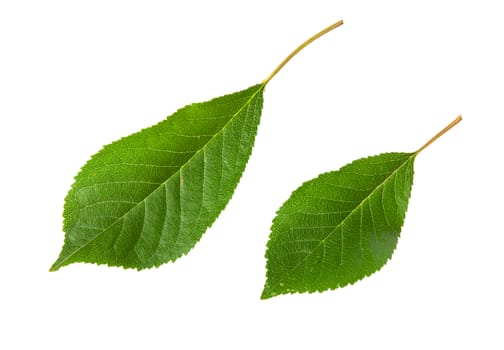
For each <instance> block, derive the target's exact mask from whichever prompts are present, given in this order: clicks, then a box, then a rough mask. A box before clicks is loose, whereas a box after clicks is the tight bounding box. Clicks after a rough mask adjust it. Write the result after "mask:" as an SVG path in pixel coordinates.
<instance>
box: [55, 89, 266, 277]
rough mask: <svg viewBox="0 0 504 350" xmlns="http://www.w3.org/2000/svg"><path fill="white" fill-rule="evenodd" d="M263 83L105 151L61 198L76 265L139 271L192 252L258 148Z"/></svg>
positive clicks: (68, 248)
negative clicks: (256, 144) (252, 152)
mask: <svg viewBox="0 0 504 350" xmlns="http://www.w3.org/2000/svg"><path fill="white" fill-rule="evenodd" d="M263 89H264V84H258V85H254V86H252V87H250V88H248V89H246V90H243V91H240V92H237V93H234V94H230V95H226V96H223V97H219V98H216V99H213V100H211V101H209V102H204V103H195V104H192V105H189V106H186V107H184V108H182V109H180V110H178V111H177V112H175V113H174V114H173V115H172V116H170V117H169V118H167V119H165V120H164V121H162V122H160V123H159V124H157V125H154V126H152V127H150V128H147V129H144V130H142V131H140V132H138V133H135V134H132V135H130V136H128V137H125V138H123V139H120V140H119V141H116V142H114V143H112V144H110V145H107V146H105V147H104V148H103V149H102V150H101V151H100V152H98V153H97V154H95V155H94V156H93V157H92V158H91V159H90V160H89V161H88V162H87V163H86V165H84V167H83V168H82V169H81V171H80V173H79V174H78V175H77V176H76V178H75V183H74V184H73V186H72V188H71V190H70V192H69V193H68V195H67V197H66V201H65V209H64V214H63V216H64V231H65V232H66V237H65V244H64V246H63V250H62V252H61V254H60V256H59V258H58V260H57V261H56V262H55V263H54V265H53V266H52V268H51V270H53V271H54V270H57V269H59V268H60V267H62V266H64V265H68V264H70V263H74V262H89V263H97V264H108V265H113V266H124V267H130V268H137V269H143V268H148V267H152V266H158V265H160V264H163V263H165V262H168V261H173V260H175V259H177V258H179V257H180V256H182V255H183V254H186V253H187V252H188V251H189V250H190V249H191V248H192V247H193V246H194V245H195V244H196V242H198V240H199V239H200V238H201V235H202V234H203V233H204V231H205V230H206V229H207V228H208V227H209V226H210V225H211V224H212V223H213V222H214V221H215V219H216V218H217V216H218V215H219V213H220V212H221V211H222V210H223V209H224V207H225V206H226V204H227V202H228V201H229V199H230V198H231V195H232V194H233V191H234V189H235V187H236V186H237V184H238V181H239V179H240V177H241V174H242V172H243V170H244V168H245V165H246V163H247V160H248V158H249V156H250V153H251V151H252V146H253V144H254V138H255V135H256V132H257V126H258V124H259V119H260V115H261V109H262V105H263Z"/></svg>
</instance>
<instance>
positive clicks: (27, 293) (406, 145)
mask: <svg viewBox="0 0 504 350" xmlns="http://www.w3.org/2000/svg"><path fill="white" fill-rule="evenodd" d="M499 3H500V2H499V1H481V0H480V1H460V0H459V1H440V0H437V1H425V0H424V1H417V2H412V1H387V0H383V1H334V0H333V1H314V0H310V1H288V2H287V1H285V2H282V3H281V4H280V1H276V2H275V1H271V0H268V1H261V0H255V1H247V2H245V1H216V0H213V1H191V0H186V1H177V2H175V1H172V2H168V1H137V2H133V1H103V0H100V1H89V0H88V1H80V2H77V1H50V0H48V1H31V2H29V1H4V0H2V1H1V2H0V143H1V145H0V146H1V147H0V152H1V165H0V167H1V169H2V170H1V171H0V180H1V181H0V189H1V192H0V195H1V202H0V203H1V204H0V205H1V206H2V208H1V211H0V212H1V229H0V232H1V235H0V249H1V252H0V269H1V270H0V321H1V325H0V348H2V349H29V348H32V349H41V348H47V349H133V348H145V349H197V348H198V349H203V348H204V349H207V348H212V349H273V348H275V349H319V348H320V349H330V348H335V349H336V348H337V349H364V348H371V347H372V348H375V349H447V348H449V349H457V348H468V349H470V348H471V349H475V348H478V349H503V348H504V339H503V337H504V335H503V333H502V330H503V326H504V316H503V315H504V301H503V295H504V287H503V273H502V269H503V267H504V253H503V247H504V229H503V225H502V217H503V213H502V210H503V204H502V200H501V199H502V196H503V195H504V191H503V185H502V174H503V172H502V170H501V169H502V168H501V164H500V163H502V151H503V143H504V142H503V141H502V133H503V127H502V123H501V120H502V119H503V117H504V45H503V42H504V41H503V40H504V39H503V38H504V21H503V20H502V10H501V5H499ZM339 19H344V20H345V24H344V25H343V26H342V27H340V28H338V29H336V30H335V31H334V32H331V33H330V34H328V35H326V36H325V37H323V38H322V39H320V40H318V41H317V42H316V43H314V44H312V45H311V46H309V47H308V48H306V49H305V50H304V51H303V52H302V53H301V54H299V55H298V56H297V57H296V58H295V59H293V60H292V61H291V62H290V63H289V64H288V66H286V67H285V68H284V70H282V71H281V73H279V74H278V75H277V76H276V77H275V78H274V80H272V81H271V82H270V84H269V85H268V87H267V89H266V92H265V104H264V110H263V116H262V121H261V125H260V128H259V133H258V136H257V138H256V146H255V148H254V151H253V154H252V157H251V159H250V162H249V164H248V166H247V169H246V171H245V174H244V176H243V178H242V180H241V182H240V185H239V186H238V189H237V190H236V192H235V195H234V197H233V199H232V200H231V202H230V203H229V205H228V207H227V208H226V210H225V211H224V212H223V213H222V215H221V216H220V217H219V218H218V220H217V221H216V222H215V224H214V225H213V226H212V228H211V229H210V230H208V231H207V233H206V234H205V235H204V236H203V239H202V240H201V242H200V243H199V244H198V245H197V246H196V247H195V248H194V249H193V250H192V251H191V252H190V254H189V255H188V256H186V257H184V258H182V259H180V260H178V261H177V262H176V263H170V264H166V265H164V266H162V267H160V268H158V269H152V270H147V271H142V272H137V271H134V270H123V269H121V268H108V267H105V266H96V265H88V264H74V265H70V266H68V267H64V268H62V269H61V270H60V271H58V272H55V273H50V272H48V269H49V267H50V265H51V264H52V263H53V261H54V260H55V259H56V257H57V256H58V254H59V251H60V249H61V246H62V243H63V237H64V234H63V232H62V217H61V213H62V207H63V199H64V197H65V195H66V192H67V191H68V189H69V188H70V185H71V183H72V181H73V176H74V175H75V174H76V173H77V171H78V170H79V168H80V166H82V165H83V164H84V163H85V161H86V160H87V159H88V157H89V156H90V155H91V154H93V153H95V152H96V151H98V150H99V149H100V148H101V146H102V145H104V144H106V143H109V142H111V141H113V140H115V139H117V138H119V137H122V136H125V135H128V134H130V133H132V132H135V131H137V130H139V129H141V128H143V127H146V126H149V125H151V124H154V123H156V122H158V121H159V120H162V119H163V118H165V116H167V115H170V114H171V113H173V112H174V111H175V110H176V109H178V108H179V107H182V106H184V105H185V104H187V103H191V102H198V101H205V100H208V99H210V98H212V97H216V96H219V95H223V94H226V93H231V92H235V91H237V90H241V89H244V88H246V87H248V86H250V85H252V84H255V83H258V82H260V81H262V80H263V79H264V78H265V77H266V76H267V75H268V74H269V73H270V72H271V71H272V70H273V69H274V68H275V67H276V66H277V65H278V63H280V61H281V60H282V59H283V58H284V57H285V56H286V55H288V54H289V53H290V52H291V51H292V50H293V49H294V48H295V47H297V45H299V44H300V43H301V42H302V41H304V40H305V39H307V38H308V37H310V36H311V35H312V34H314V33H316V32H318V31H319V30H321V29H323V28H324V27H326V26H328V25H329V24H331V23H333V22H336V21H337V20H339ZM459 114H462V115H463V117H464V120H463V121H462V122H461V123H460V124H459V125H458V126H456V127H455V128H454V129H453V130H451V131H450V132H449V133H448V134H446V135H445V136H444V137H443V138H442V139H439V140H438V141H437V142H436V143H435V144H433V145H432V146H431V147H429V148H428V149H427V150H425V151H424V152H422V153H421V155H420V156H419V157H418V159H417V161H416V164H415V171H416V173H415V181H414V187H413V191H412V197H411V200H410V206H409V210H408V214H407V216H406V222H405V225H404V227H403V231H402V236H401V239H400V241H399V245H398V248H397V250H396V252H395V254H394V256H393V259H392V260H391V261H390V262H389V263H388V264H387V265H386V266H385V267H384V268H383V269H382V270H381V271H380V272H378V273H376V274H374V275H373V276H371V277H369V278H366V279H365V280H363V281H360V282H358V283H356V284H355V285H352V286H348V287H345V288H342V289H339V290H335V291H331V292H325V293H322V294H295V295H286V296H279V297H276V298H273V299H270V300H266V301H261V300H260V299H259V296H260V294H261V291H262V287H263V283H264V277H265V268H264V266H265V259H264V250H265V244H266V242H267V239H268V235H269V227H270V223H271V220H272V218H273V216H274V213H275V211H276V209H277V208H278V207H279V206H280V205H281V204H282V203H283V202H284V201H285V200H286V199H287V198H288V196H289V194H290V192H291V191H292V190H294V189H295V188H296V187H298V186H299V185H300V184H301V183H302V182H303V181H306V180H308V179H310V178H313V177H315V176H317V175H318V174H319V173H321V172H324V171H328V170H335V169H338V168H339V167H341V166H342V165H344V164H346V163H347V162H349V161H351V160H353V159H356V158H360V157H363V156H368V155H373V154H378V153H381V152H389V151H398V152H399V151H404V152H407V151H414V150H415V149H417V148H418V147H419V146H421V145H422V144H423V143H424V142H425V141H427V140H428V139H429V138H430V137H431V136H433V135H434V134H435V133H436V132H437V131H439V130H440V129H442V128H443V127H444V126H445V125H447V124H448V123H449V122H451V121H452V120H453V119H454V118H455V117H456V116H457V115H459Z"/></svg>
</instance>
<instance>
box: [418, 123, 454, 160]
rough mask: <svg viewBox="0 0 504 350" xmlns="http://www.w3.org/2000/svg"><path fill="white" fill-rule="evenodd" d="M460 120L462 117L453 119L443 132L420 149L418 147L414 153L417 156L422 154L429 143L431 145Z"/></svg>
mask: <svg viewBox="0 0 504 350" xmlns="http://www.w3.org/2000/svg"><path fill="white" fill-rule="evenodd" d="M461 120H462V116H461V115H459V116H458V117H457V118H455V119H454V120H453V121H452V122H451V123H450V124H448V125H447V126H446V127H445V128H444V129H443V130H441V131H440V132H438V133H437V134H436V135H435V136H434V137H433V138H431V139H430V140H429V141H427V142H426V143H425V145H423V146H422V147H420V148H419V149H418V150H417V151H416V152H415V153H416V154H418V153H420V152H422V151H423V150H424V149H426V148H427V147H429V145H430V144H431V143H433V142H434V141H436V140H437V139H438V138H440V137H441V136H443V135H444V134H445V133H446V132H447V131H448V130H450V129H451V128H453V127H454V126H455V125H457V124H458V123H459V122H460V121H461Z"/></svg>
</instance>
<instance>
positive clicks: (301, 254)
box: [261, 117, 461, 299]
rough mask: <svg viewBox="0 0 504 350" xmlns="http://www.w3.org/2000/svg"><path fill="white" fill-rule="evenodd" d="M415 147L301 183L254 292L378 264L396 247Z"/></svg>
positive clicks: (316, 282)
mask: <svg viewBox="0 0 504 350" xmlns="http://www.w3.org/2000/svg"><path fill="white" fill-rule="evenodd" d="M460 120H461V117H459V118H457V119H456V120H455V121H454V122H452V124H450V125H449V126H448V127H446V128H445V129H443V131H441V132H440V133H438V134H437V135H436V136H435V137H434V138H432V139H431V140H430V141H429V142H427V143H426V144H425V145H424V146H422V147H421V148H420V149H419V150H418V151H416V152H414V153H384V154H381V155H377V156H373V157H368V158H362V159H358V160H356V161H354V162H352V163H350V164H348V165H346V166H344V167H342V168H341V169H339V170H338V171H332V172H328V173H325V174H322V175H320V176H319V177H317V178H315V179H313V180H310V181H308V182H306V183H304V184H303V185H302V186H301V187H299V188H298V189H297V190H295V191H294V192H293V193H292V195H291V197H290V198H289V199H288V200H287V201H286V202H285V203H284V204H283V205H282V207H281V208H280V209H279V210H278V212H277V216H276V217H275V219H274V220H273V225H272V227H271V234H270V239H269V241H268V244H267V251H266V259H267V264H266V269H267V273H266V277H267V278H266V284H265V287H264V290H263V293H262V296H261V298H262V299H267V298H271V297H274V296H276V295H279V294H286V293H294V292H300V293H302V292H310V293H311V292H315V291H319V292H321V291H325V290H329V289H335V288H338V287H343V286H345V285H348V284H351V283H354V282H356V281H358V280H360V279H362V278H364V277H366V276H369V275H371V274H372V273H374V272H376V271H378V270H379V269H380V268H382V267H383V266H384V265H385V263H386V262H387V261H388V259H390V258H391V257H392V254H393V252H394V250H395V248H396V245H397V241H398V238H399V234H400V232H401V227H402V225H403V223H404V217H405V215H406V210H407V208H408V201H409V198H410V193H411V186H412V183H413V164H414V161H415V157H416V156H417V155H418V153H419V152H420V151H422V150H423V149H425V147H427V146H428V145H429V144H431V143H432V142H433V141H434V140H435V139H437V138H438V137H439V136H441V135H442V134H443V133H445V132H446V131H447V130H449V129H450V128H451V127H453V126H454V125H455V124H457V123H458V122H459V121H460Z"/></svg>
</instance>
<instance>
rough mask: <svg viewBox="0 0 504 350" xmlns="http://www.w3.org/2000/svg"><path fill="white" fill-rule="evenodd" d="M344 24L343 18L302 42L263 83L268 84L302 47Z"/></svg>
mask: <svg viewBox="0 0 504 350" xmlns="http://www.w3.org/2000/svg"><path fill="white" fill-rule="evenodd" d="M342 24H343V20H340V21H338V22H336V23H334V24H331V25H330V26H329V27H327V28H326V29H324V30H322V31H320V32H318V33H317V34H315V35H314V36H312V37H311V38H310V39H308V40H306V41H305V42H304V43H302V44H301V45H299V47H298V48H297V49H295V50H294V51H292V53H291V54H290V55H289V56H287V57H286V58H285V59H284V60H283V61H282V63H280V64H279V65H278V67H276V68H275V70H274V71H273V72H272V73H271V74H270V75H269V76H268V77H267V78H266V79H264V80H263V84H264V85H266V84H267V83H268V82H269V81H270V80H271V79H272V78H273V77H274V76H275V75H276V74H277V73H278V72H279V71H280V70H281V69H282V68H283V66H285V65H286V64H287V62H289V61H290V60H291V59H292V58H293V57H294V56H296V55H297V54H298V53H299V51H301V50H302V49H304V48H305V47H306V46H308V45H310V44H311V43H312V42H314V41H315V40H317V39H318V38H320V37H321V36H323V35H324V34H327V33H329V32H330V31H331V30H333V29H336V28H338V27H339V26H341V25H342Z"/></svg>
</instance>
